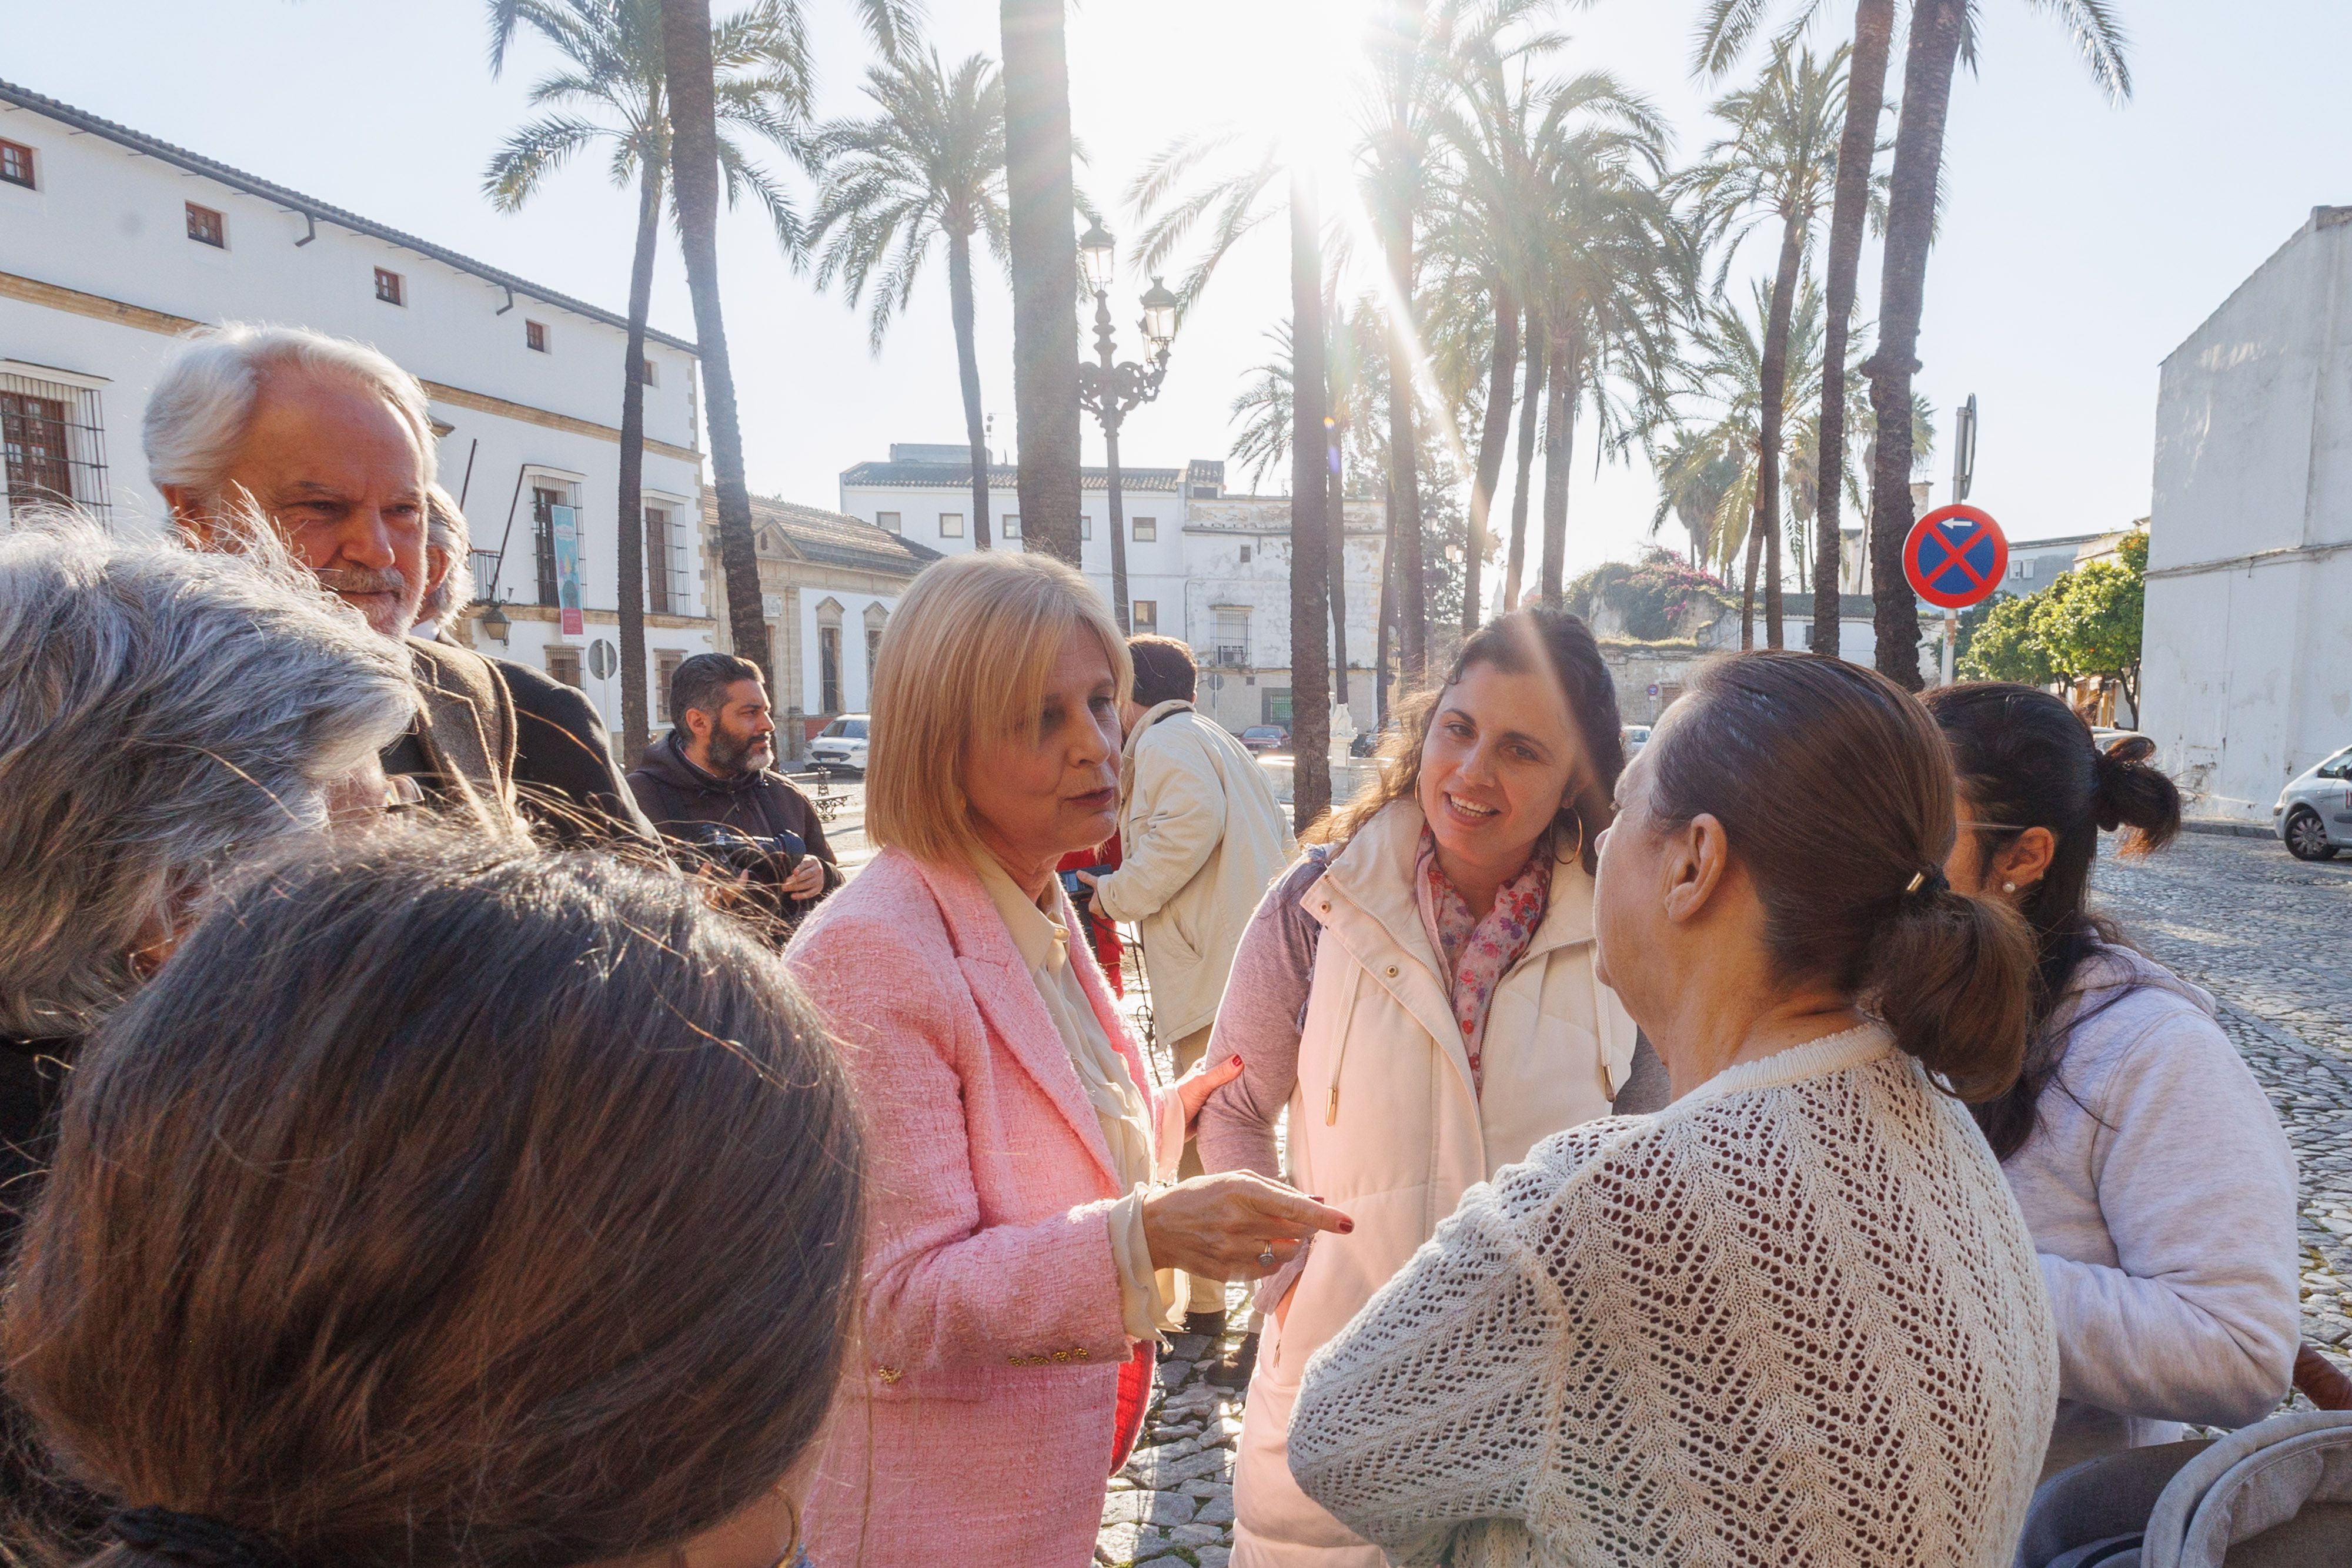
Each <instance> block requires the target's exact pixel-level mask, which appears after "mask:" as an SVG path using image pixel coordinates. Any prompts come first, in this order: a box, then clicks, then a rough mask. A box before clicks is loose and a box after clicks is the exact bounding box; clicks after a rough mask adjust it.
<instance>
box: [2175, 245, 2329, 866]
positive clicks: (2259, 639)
mask: <svg viewBox="0 0 2352 1568" xmlns="http://www.w3.org/2000/svg"><path fill="white" fill-rule="evenodd" d="M2347 219H2352V211H2347V210H2345V209H2321V210H2320V212H2319V213H2318V214H2315V218H2314V221H2313V222H2312V223H2311V224H2309V225H2305V228H2304V229H2303V230H2302V231H2300V232H2299V233H2297V234H2296V235H2294V238H2292V239H2290V240H2289V241H2288V242H2287V243H2286V245H2285V246H2283V247H2282V248H2281V249H2280V250H2279V251H2278V252H2277V253H2276V254H2275V255H2273V256H2272V257H2271V258H2270V259H2269V260H2268V261H2266V262H2265V263H2263V266H2262V267H2260V268H2258V269H2257V270H2256V271H2255V272H2254V274H2253V276H2252V277H2249V278H2248V279H2247V280H2246V282H2245V283H2244V284H2242V285H2241V286H2240V287H2239V288H2238V290H2237V291H2236V292H2235V293H2233V294H2232V295H2231V297H2230V298H2229V299H2227V300H2226V301H2224V302H2223V304H2222V305H2221V308H2220V309H2218V310H2216V311H2215V312H2214V314H2213V315H2212V317H2211V318H2210V319H2208V320H2207V321H2206V322H2205V323H2204V324H2203V325H2202V326H2200V328H2199V329H2197V330H2196V331H2195V332H2194V333H2192V334H2191V335H2190V336H2189V340H2187V341H2186V342H2184V343H2182V344H2181V345H2180V347H2179V348H2178V349H2176V350H2173V352H2172V354H2171V355H2170V357H2168V359H2167V360H2166V361H2165V362H2164V369H2163V374H2162V379H2161V382H2160V384H2159V390H2158V402H2157V430H2156V471H2155V487H2154V488H2155V496H2154V502H2153V506H2152V508H2151V516H2150V518H2149V524H2148V586H2147V630H2146V632H2145V633H2144V637H2143V642H2142V653H2141V657H2142V666H2143V687H2144V695H2143V700H2142V704H2141V707H2142V712H2143V726H2142V727H2144V728H2145V729H2146V730H2147V732H2148V733H2149V734H2150V735H2152V736H2153V737H2155V738H2156V740H2157V742H2158V746H2159V747H2161V755H2162V758H2163V761H2164V762H2165V764H2166V765H2167V766H2168V767H2169V768H2171V769H2172V770H2173V771H2174V772H2175V773H2176V774H2177V775H2178V776H2179V779H2180V781H2181V783H2182V784H2183V785H2184V786H2186V787H2188V788H2189V789H2193V790H2195V791H2197V792H2198V795H2199V797H2200V799H2199V800H2198V801H2197V802H2196V803H2195V806H2194V808H2193V809H2195V810H2202V811H2206V812H2210V813H2213V814H2218V815H2226V816H2234V817H2239V818H2242V819H2244V820H2247V821H2257V822H2262V823H2265V824H2267V823H2268V822H2269V821H2270V820H2271V819H2270V808H2271V805H2272V803H2273V800H2275V799H2276V798H2277V794H2278V790H2279V788H2280V786H2281V785H2283V784H2284V782H2285V781H2286V780H2287V779H2290V778H2292V777H2294V775H2295V774H2296V773H2299V772H2301V771H2302V770H2303V769H2304V768H2308V767H2310V766H2311V765H2312V764H2313V763H2314V762H2316V761H2318V760H2319V759H2320V758H2323V757H2324V756H2326V755H2327V754H2328V753H2329V752H2331V751H2333V750H2335V749H2336V748H2337V747H2341V746H2343V745H2345V744H2347V741H2352V612H2347V606H2352V342H2347V334H2352V319H2347V317H2348V316H2352V309H2348V308H2352V226H2347Z"/></svg>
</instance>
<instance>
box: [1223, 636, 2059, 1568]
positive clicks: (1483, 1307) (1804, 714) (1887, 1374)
mask: <svg viewBox="0 0 2352 1568" xmlns="http://www.w3.org/2000/svg"><path fill="white" fill-rule="evenodd" d="M1952 833H1953V821H1952V779H1951V763H1950V759H1949V756H1948V751H1947V749H1946V747H1945V746H1944V743H1943V740H1942V738H1941V737H1938V736H1937V733H1936V728H1935V726H1934V725H1933V724H1931V723H1930V722H1929V721H1928V719H1927V715H1926V713H1925V712H1924V711H1922V710H1921V708H1920V707H1919V706H1918V704H1917V703H1916V702H1915V701H1913V700H1912V698H1911V697H1910V696H1909V695H1907V694H1906V693H1905V692H1903V691H1902V690H1900V689H1899V688H1897V687H1896V686H1895V685H1893V683H1891V682H1889V681H1888V680H1886V679H1885V677H1884V676H1882V675H1879V674H1875V673H1874V672H1872V671H1869V670H1865V669H1863V668H1861V667H1859V666H1857V665H1853V664H1845V663H1843V662H1841V661H1839V660H1836V659H1824V658H1820V657H1817V656H1815V655H1812V654H1808V653H1748V654H1741V655H1738V656H1736V657H1731V658H1727V659H1719V660H1717V661H1715V662H1713V663H1711V664H1707V665H1706V667H1705V668H1703V669H1702V670H1701V671H1700V673H1699V675H1698V678H1697V680H1696V682H1694V683H1693V685H1692V687H1691V690H1690V692H1689V694H1688V695H1685V696H1684V697H1683V698H1682V699H1681V700H1680V701H1678V702H1677V703H1675V706H1673V707H1672V708H1670V709H1668V710H1667V712H1666V716H1665V717H1664V720H1663V722H1661V723H1660V724H1659V725H1658V727H1657V728H1656V729H1655V730H1654V732H1653V734H1652V736H1651V738H1650V742H1649V744H1648V745H1647V746H1646V747H1643V750H1642V753H1641V755H1640V756H1638V757H1636V758H1634V759H1633V763H1632V764H1631V765H1629V766H1628V767H1627V768H1626V769H1625V774H1624V777H1623V779H1622V780H1620V782H1619V784H1618V787H1617V816H1616V821H1615V822H1614V823H1613V824H1612V826H1611V827H1610V829H1609V831H1608V833H1607V835H1606V837H1605V839H1604V841H1603V843H1602V845H1601V867H1600V875H1599V885H1598V887H1597V889H1596V890H1595V892H1594V894H1593V924H1594V926H1595V928H1596V930H1597V932H1598V935H1599V942H1600V955H1601V979H1602V980H1604V981H1605V982H1607V983H1608V984H1609V985H1610V986H1612V987H1613V988H1615V990H1616V992H1617V994H1618V995H1619V996H1620V997H1622V998H1624V1004H1625V1007H1626V1009H1627V1010H1629V1011H1630V1012H1631V1013H1632V1014H1633V1017H1634V1019H1636V1020H1637V1021H1639V1022H1640V1024H1641V1026H1642V1029H1643V1032H1644V1033H1645V1034H1647V1035H1648V1036H1649V1038H1650V1040H1652V1041H1653V1042H1654V1044H1655V1045H1656V1047H1657V1051H1658V1055H1659V1058H1660V1060H1661V1061H1664V1063H1665V1066H1666V1071H1667V1072H1668V1074H1669V1076H1670V1077H1671V1079H1672V1081H1673V1087H1674V1089H1675V1092H1676V1098H1675V1101H1674V1103H1672V1104H1670V1105H1668V1106H1667V1107H1666V1108H1665V1109H1664V1110H1663V1111H1660V1112H1658V1113H1654V1114H1650V1115H1627V1116H1608V1117H1604V1118H1602V1119H1601V1120H1598V1121H1593V1122H1588V1123H1585V1124H1583V1125H1581V1126H1577V1127H1571V1128H1570V1129H1568V1130H1567V1131H1565V1132H1561V1133H1558V1134H1554V1135H1553V1136H1551V1137H1549V1138H1547V1139H1545V1140H1544V1141H1543V1142H1542V1143H1541V1144H1539V1145H1537V1146H1536V1148H1535V1149H1534V1150H1533V1151H1532V1152H1531V1153H1530V1154H1529V1155H1528V1157H1527V1159H1526V1160H1525V1162H1524V1163H1521V1164H1518V1165H1515V1166H1510V1167H1508V1168H1507V1169H1506V1170H1504V1171H1502V1172H1500V1173H1499V1174H1497V1175H1496V1176H1495V1177H1494V1178H1493V1179H1492V1180H1491V1181H1488V1182H1485V1183H1481V1184H1480V1185H1478V1186H1473V1187H1472V1188H1471V1189H1470V1190H1469V1191H1468V1192H1467V1193H1466V1194H1465V1196H1464V1197H1463V1199H1462V1201H1461V1204H1460V1206H1459V1207H1457V1208H1456V1209H1455V1210H1454V1215H1453V1217H1452V1218H1450V1219H1447V1220H1445V1221H1444V1223H1442V1224H1440V1225H1439V1226H1438V1227H1437V1228H1436V1233H1435V1235H1434V1236H1433V1238H1432V1239H1431V1242H1430V1244H1429V1245H1427V1246H1425V1247H1423V1248H1422V1249H1420V1250H1419V1251H1418V1252H1417V1253H1415V1254H1414V1255H1413V1258H1412V1261H1411V1262H1410V1263H1408V1264H1407V1265H1406V1266H1405V1268H1404V1270H1402V1272H1401V1273H1399V1274H1398V1275H1397V1276H1396V1278H1394V1279H1393V1280H1391V1281H1389V1282H1388V1284H1387V1285H1386V1286H1385V1287H1384V1288H1383V1289H1382V1290H1381V1292H1380V1294H1378V1295H1377V1296H1375V1297H1373V1298H1372V1301H1371V1302H1370V1305H1369V1306H1367V1307H1366V1308H1365V1309H1364V1310H1363V1311H1362V1312H1360V1313H1359V1314H1357V1316H1356V1318H1355V1320H1354V1321H1353V1322H1350V1323H1349V1324H1348V1326H1347V1327H1346V1328H1345V1329H1343V1330H1341V1331H1340V1333H1339V1335H1338V1336H1337V1337H1336V1338H1334V1339H1333V1340H1332V1341H1331V1342H1330V1343H1329V1344H1328V1345H1327V1346H1326V1347H1325V1348H1324V1349H1323V1350H1322V1352H1321V1353H1320V1354H1318V1355H1317V1356H1316V1357H1315V1359H1314V1360H1313V1361H1312V1362H1310V1363H1309V1364H1307V1371H1306V1375H1305V1377H1304V1379H1303V1381H1302V1384H1301V1386H1300V1390H1299V1394H1298V1404H1297V1415H1296V1416H1294V1417H1293V1419H1292V1422H1291V1428H1290V1463H1291V1469H1292V1470H1293V1472H1294V1473H1295V1474H1296V1475H1297V1479H1298V1481H1299V1484H1300V1485H1301V1486H1302V1487H1303V1488H1304V1489H1305V1490H1306V1492H1307V1495H1308V1496H1310V1497H1312V1498H1314V1499H1316V1500H1318V1501H1319V1502H1321V1503H1322V1504H1323V1505H1324V1506H1325V1507H1327V1508H1329V1509H1330V1510H1331V1511H1333V1512H1334V1513H1336V1514H1337V1515H1338V1516H1339V1518H1340V1519H1342V1520H1344V1521H1347V1523H1348V1524H1349V1525H1350V1526H1352V1527H1353V1528H1354V1529H1355V1530H1357V1531H1359V1532H1360V1533H1361V1534H1363V1535H1365V1536H1368V1537H1370V1539H1371V1540H1373V1541H1376V1542H1379V1543H1380V1544H1381V1546H1382V1547H1383V1548H1385V1549H1386V1551H1387V1552H1388V1557H1389V1561H1390V1562H1391V1563H1397V1564H1410V1565H1413V1568H1427V1565H1430V1564H1435V1563H1456V1564H1463V1563H1479V1564H1503V1563H1512V1564H1526V1563H1548V1564H1549V1563H1626V1564H1631V1563H1644V1564H1646V1563H1870V1564H1897V1563H1900V1564H1905V1565H1906V1568H1933V1565H1943V1564H1949V1565H1951V1568H1962V1565H1966V1568H1997V1565H2005V1564H2006V1563H2008V1562H2009V1561H2010V1556H2011V1552H2012V1551H2013V1550H2014V1548H2015V1544H2016V1541H2017V1536H2018V1531H2019V1529H2020V1527H2021V1525H2022V1524H2023V1523H2024V1521H2025V1511H2026V1506H2027V1504H2028V1502H2029V1501H2030V1500H2031V1499H2032V1493H2033V1486H2034V1478H2035V1476H2036V1475H2037V1474H2038V1472H2039V1471H2040V1469H2041V1466H2042V1448H2043V1444H2044V1442H2045V1440H2046V1438H2047V1437H2048V1434H2049V1430H2050V1419H2051V1413H2052V1411H2053V1408H2054V1407H2055V1406H2056V1403H2057V1396H2058V1354H2057V1347H2056V1345H2055V1344H2054V1343H2053V1333H2052V1329H2051V1322H2050V1308H2049V1303H2048V1301H2047V1299H2046V1295H2045V1292H2044V1291H2043V1288H2042V1276H2041V1274H2040V1272H2039V1271H2038V1270H2036V1269H2035V1267H2034V1260H2033V1244H2032V1237H2031V1235H2030V1234H2029V1233H2028V1231H2027V1229H2026V1226H2025V1220H2024V1217H2023V1216H2021V1214H2019V1213H2018V1209H2017V1204H2016V1201H2015V1200H2014V1199H2013V1198H2012V1197H2011V1196H2010V1192H2009V1188H2008V1186H2007V1185H2006V1184H2005V1183H2003V1182H2002V1180H2001V1176H2000V1167H1999V1166H1997V1165H1996V1164H1995V1163H1994V1161H1993V1158H1992V1155H1991V1153H1990V1151H1989V1150H1988V1149H1987V1148H1986V1147H1985V1142H1984V1139H1983V1138H1982V1136H1980V1135H1979V1134H1978V1132H1977V1129H1976V1127H1975V1126H1974V1125H1973V1124H1971V1123H1970V1121H1969V1113H1968V1111H1967V1108H1966V1107H1965V1106H1964V1105H1963V1104H1961V1103H1960V1101H1959V1099H1958V1096H1961V1095H1966V1096H1968V1097H1970V1098H1982V1097H1984V1096H1987V1095H1994V1094H1999V1093H2000V1092H2001V1091H2002V1090H2004V1089H2006V1088H2007V1087H2008V1086H2009V1083H2010V1082H2011V1080H2012V1079H2014V1078H2015V1077H2016V1076H2017V1070H2018V1059H2019V1055H2020V1053H2021V1050H2022V1048H2023V1044H2024V1036H2025V1019H2026V1006H2027V996H2028V992H2029V989H2030V987H2031V977H2030V970H2031V967H2032V943H2031V942H2030V940H2029V939H2028V936H2027V935H2026V932H2025V929H2024V927H2023V925H2021V922H2020V921H2019V920H2018V919H2017V917H2016V916H2015V915H2013V914H2011V913H2010V912H2009V911H2007V910H2005V909H2003V908H2001V907H2000V906H1999V905H1997V904H1988V903H1986V902H1984V901H1981V900H1978V899H1972V898H1969V897H1966V896H1964V895H1963V894H1958V893H1957V892H1955V891H1953V890H1952V889H1951V888H1950V887H1948V885H1947V883H1946V882H1945V880H1944V876H1943V874H1942V872H1941V870H1940V868H1941V866H1942V864H1943V861H1944V858H1945V856H1946V854H1947V853H1948V852H1949V851H1950V848H1951V842H1952ZM1319 1250H1320V1246H1319V1244H1318V1252H1319ZM1252 1415H1253V1416H1255V1411H1253V1412H1252ZM1237 1561H1238V1558H1237Z"/></svg>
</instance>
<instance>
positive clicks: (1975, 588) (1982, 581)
mask: <svg viewBox="0 0 2352 1568" xmlns="http://www.w3.org/2000/svg"><path fill="white" fill-rule="evenodd" d="M2008 571H2009V540H2008V538H2006V537H2005V536H2004V535H2003V534H2002V533H2001V531H2000V524H1999V523H1996V522H1994V521H1993V520H1992V514H1991V513H1990V512H1987V511H1984V510H1982V509H1981V508H1979V507H1937V508H1936V509H1935V510H1934V511H1932V512H1930V513H1928V514H1927V516H1926V517H1922V518H1920V519H1919V520H1918V521H1917V522H1916V523H1914V524H1912V525H1911V532H1910V533H1909V534H1908V535H1907V536H1906V538H1904V540H1903V575H1904V576H1905V577H1906V578H1907V579H1909V580H1910V583H1911V591H1913V592H1914V593H1916V594H1917V595H1918V596H1919V597H1920V598H1922V599H1924V600H1926V601H1927V602H1928V603H1930V604H1932V605H1935V606H1936V607H1937V609H1939V610H1966V609H1967V608H1968V607H1969V605H1971V604H1974V603H1977V602H1978V601H1980V600H1985V599H1990V598H1991V597H1992V595H1993V592H1994V591H1995V590H1997V589H1998V588H2000V580H2001V578H2002V577H2003V576H2005V575H2006V574H2007V573H2008Z"/></svg>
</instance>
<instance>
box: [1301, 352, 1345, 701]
mask: <svg viewBox="0 0 2352 1568" xmlns="http://www.w3.org/2000/svg"><path fill="white" fill-rule="evenodd" d="M1325 341H1326V342H1327V343H1328V341H1329V340H1328V338H1327V339H1326V340H1325ZM1324 374H1325V377H1326V381H1325V391H1326V396H1325V398H1324V421H1323V428H1322V430H1321V431H1320V432H1319V433H1318V434H1321V436H1322V438H1323V444H1324V452H1325V461H1324V465H1323V484H1324V506H1323V517H1324V520H1325V522H1326V524H1327V525H1328V527H1329V528H1330V537H1331V543H1330V547H1329V549H1328V550H1327V551H1326V552H1325V555H1326V558H1327V560H1326V564H1327V565H1328V567H1329V568H1330V570H1329V574H1328V575H1329V577H1330V581H1331V594H1330V599H1331V700H1332V701H1333V702H1335V703H1345V702H1346V701H1347V700H1348V486H1347V472H1346V463H1345V459H1344V458H1343V457H1342V456H1341V454H1340V441H1339V426H1338V425H1336V424H1334V423H1331V418H1330V398H1329V396H1328V390H1329V381H1328V377H1329V374H1330V368H1329V365H1328V361H1327V363H1326V365H1325V368H1324ZM1292 395H1293V396H1296V395H1297V394H1296V393H1295V392H1294V393H1293V394H1292Z"/></svg>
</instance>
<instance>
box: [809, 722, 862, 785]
mask: <svg viewBox="0 0 2352 1568" xmlns="http://www.w3.org/2000/svg"><path fill="white" fill-rule="evenodd" d="M809 760H810V761H812V762H814V763H815V764H816V766H818V767H819V768H848V769H851V770H853V771H855V772H857V773H864V772H865V771H866V716H865V715H864V714H862V713H845V714H843V715H842V716H840V717H839V718H836V719H835V720H834V721H833V722H832V723H831V724H829V725H826V726H825V727H824V728H823V729H820V730H818V731H817V732H816V738H815V739H814V740H812V741H810V742H809Z"/></svg>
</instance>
